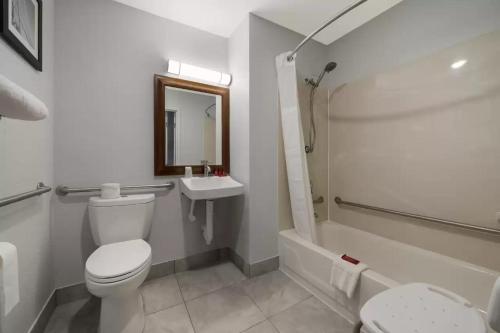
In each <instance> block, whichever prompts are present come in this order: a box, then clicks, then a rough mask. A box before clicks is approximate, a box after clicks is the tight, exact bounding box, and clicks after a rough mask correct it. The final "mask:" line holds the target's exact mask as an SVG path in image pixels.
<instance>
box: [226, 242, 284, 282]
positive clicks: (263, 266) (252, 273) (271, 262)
mask: <svg viewBox="0 0 500 333" xmlns="http://www.w3.org/2000/svg"><path fill="white" fill-rule="evenodd" d="M229 259H230V260H231V261H232V262H233V263H234V265H235V266H236V267H238V268H239V270H240V271H242V272H243V274H245V276H246V277H248V278H252V277H256V276H259V275H262V274H265V273H269V272H272V271H275V270H277V269H278V268H279V257H278V256H276V257H271V258H269V259H265V260H262V261H259V262H256V263H253V264H250V263H248V262H246V261H245V259H243V258H242V257H241V256H240V255H239V254H238V253H236V252H235V251H234V250H233V249H229Z"/></svg>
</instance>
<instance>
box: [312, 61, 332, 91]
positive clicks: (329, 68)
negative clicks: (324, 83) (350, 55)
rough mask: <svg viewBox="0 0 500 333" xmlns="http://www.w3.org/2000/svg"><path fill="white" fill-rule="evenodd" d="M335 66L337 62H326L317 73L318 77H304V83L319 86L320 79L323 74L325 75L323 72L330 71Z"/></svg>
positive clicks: (314, 86)
mask: <svg viewBox="0 0 500 333" xmlns="http://www.w3.org/2000/svg"><path fill="white" fill-rule="evenodd" d="M336 67H337V63H336V62H333V61H330V62H329V63H328V64H326V66H325V68H324V69H323V71H322V72H321V74H320V75H319V77H318V79H317V80H316V81H314V80H313V79H306V83H308V84H310V85H311V86H313V88H317V87H318V86H319V84H320V82H321V80H323V76H325V73H330V72H331V71H333V70H334V69H335V68H336Z"/></svg>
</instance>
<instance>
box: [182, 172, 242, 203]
mask: <svg viewBox="0 0 500 333" xmlns="http://www.w3.org/2000/svg"><path fill="white" fill-rule="evenodd" d="M243 190H244V188H243V184H240V183H238V182H237V181H236V180H234V179H233V178H231V177H230V176H226V177H217V176H214V177H192V178H181V191H182V193H184V194H185V195H186V196H187V197H188V198H189V199H191V200H213V199H220V198H227V197H233V196H237V195H241V194H243Z"/></svg>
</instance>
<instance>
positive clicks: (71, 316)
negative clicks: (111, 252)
mask: <svg viewBox="0 0 500 333" xmlns="http://www.w3.org/2000/svg"><path fill="white" fill-rule="evenodd" d="M141 294H142V296H143V299H144V310H145V312H146V325H145V328H144V333H195V332H196V333H240V332H244V333H302V332H304V333H353V330H354V328H353V327H352V325H350V324H349V323H348V322H347V321H346V320H344V319H343V318H342V317H340V316H339V315H338V314H337V313H335V312H333V311H331V310H330V309H329V308H328V307H327V306H325V305H324V304H323V303H321V302H320V301H319V300H318V299H316V298H315V297H314V296H312V295H311V294H309V293H308V292H307V291H306V290H304V289H303V288H302V287H300V286H299V285H297V284H296V283H295V282H293V281H292V280H290V279H289V278H288V277H287V276H286V275H284V274H283V273H281V272H279V271H275V272H271V273H268V274H265V275H261V276H259V277H256V278H253V279H249V280H247V279H246V278H245V276H244V275H243V274H241V272H240V271H239V270H238V269H237V268H236V267H235V266H234V265H233V264H231V263H224V264H220V265H217V266H213V267H208V268H203V269H199V270H194V271H188V272H183V273H178V274H175V275H170V276H167V277H164V278H160V279H156V280H151V281H148V282H146V283H145V284H144V285H143V286H142V287H141ZM98 320H99V301H98V300H97V299H91V300H80V301H76V302H73V303H68V304H64V305H61V306H59V307H57V309H56V311H55V312H54V314H53V316H52V318H51V319H50V322H49V325H48V326H47V329H46V330H45V333H83V332H85V333H96V332H97V323H98Z"/></svg>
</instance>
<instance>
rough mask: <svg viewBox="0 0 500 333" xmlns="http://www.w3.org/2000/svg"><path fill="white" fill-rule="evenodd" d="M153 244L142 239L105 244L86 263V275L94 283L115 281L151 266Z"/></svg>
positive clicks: (129, 276)
mask: <svg viewBox="0 0 500 333" xmlns="http://www.w3.org/2000/svg"><path fill="white" fill-rule="evenodd" d="M150 262H151V246H150V245H149V244H148V243H146V242H145V241H144V240H142V239H135V240H131V241H125V242H119V243H111V244H107V245H103V246H101V247H99V248H98V249H97V250H95V251H94V253H92V254H91V255H90V257H89V258H88V259H87V262H86V264H85V275H86V276H87V278H88V279H89V280H91V281H92V282H94V283H102V284H106V283H114V282H118V281H122V280H125V279H128V278H131V277H133V276H135V275H137V274H140V273H141V272H142V271H143V270H145V269H148V268H149V264H150Z"/></svg>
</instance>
